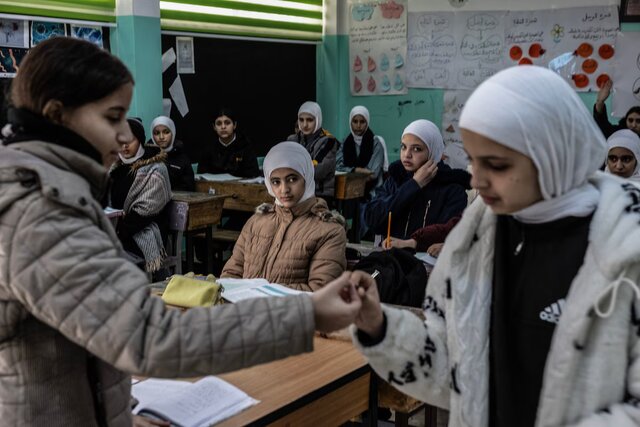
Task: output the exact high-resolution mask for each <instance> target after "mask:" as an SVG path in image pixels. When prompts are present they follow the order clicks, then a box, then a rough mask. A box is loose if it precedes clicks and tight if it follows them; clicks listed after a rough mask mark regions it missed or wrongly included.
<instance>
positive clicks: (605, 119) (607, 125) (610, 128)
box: [593, 104, 627, 138]
mask: <svg viewBox="0 0 640 427" xmlns="http://www.w3.org/2000/svg"><path fill="white" fill-rule="evenodd" d="M593 119H594V120H595V121H596V123H597V124H598V127H599V128H600V130H601V131H602V134H603V135H604V137H605V138H609V137H610V136H611V135H612V134H613V133H614V132H616V131H618V130H620V129H626V128H627V124H626V121H625V119H624V117H623V118H622V119H620V121H619V122H618V124H617V125H614V124H612V123H611V122H610V121H609V114H607V106H606V105H604V106H603V108H602V111H601V112H600V113H598V111H597V110H596V106H595V104H594V106H593Z"/></svg>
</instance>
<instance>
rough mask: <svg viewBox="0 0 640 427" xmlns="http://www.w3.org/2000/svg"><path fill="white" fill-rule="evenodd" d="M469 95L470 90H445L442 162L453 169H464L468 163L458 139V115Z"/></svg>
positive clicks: (459, 138) (460, 139)
mask: <svg viewBox="0 0 640 427" xmlns="http://www.w3.org/2000/svg"><path fill="white" fill-rule="evenodd" d="M470 95H471V91H470V90H462V89H459V90H445V91H444V108H443V110H442V138H443V140H444V155H445V157H446V158H445V160H444V162H445V163H446V164H448V165H449V166H450V167H452V168H454V169H466V168H467V165H468V163H469V161H468V158H467V155H466V153H465V152H464V150H463V148H462V138H461V137H460V128H459V127H458V122H459V121H460V113H461V112H462V109H463V108H464V104H465V103H466V102H467V99H468V98H469V96H470Z"/></svg>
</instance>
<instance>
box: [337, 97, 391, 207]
mask: <svg viewBox="0 0 640 427" xmlns="http://www.w3.org/2000/svg"><path fill="white" fill-rule="evenodd" d="M369 121H370V119H369V110H367V108H366V107H364V106H362V105H357V106H355V107H353V108H352V109H351V112H350V113H349V129H350V130H351V132H350V133H349V135H348V136H347V137H346V138H345V140H344V142H343V143H342V145H341V146H340V149H339V150H338V153H337V157H336V169H337V170H339V171H343V172H360V173H368V174H371V176H370V177H369V181H368V182H367V190H368V191H367V194H368V195H369V196H370V197H373V196H375V190H376V188H378V187H380V186H381V185H382V182H383V172H384V159H385V151H386V150H385V146H384V140H383V139H382V138H381V137H379V136H378V135H374V134H373V131H372V130H371V128H370V127H369Z"/></svg>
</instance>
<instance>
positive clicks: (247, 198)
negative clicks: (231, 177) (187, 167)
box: [196, 181, 273, 212]
mask: <svg viewBox="0 0 640 427" xmlns="http://www.w3.org/2000/svg"><path fill="white" fill-rule="evenodd" d="M210 189H211V190H213V191H214V192H215V193H213V194H216V195H227V196H229V197H228V198H227V199H226V200H225V201H224V208H225V209H232V210H237V211H244V212H253V211H255V209H256V207H257V206H258V205H260V204H262V203H273V197H271V196H270V195H269V192H268V191H267V187H265V186H264V184H258V183H252V184H248V183H243V182H238V181H196V191H198V192H200V193H210V191H209V190H210Z"/></svg>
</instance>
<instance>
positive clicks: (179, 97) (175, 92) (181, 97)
mask: <svg viewBox="0 0 640 427" xmlns="http://www.w3.org/2000/svg"><path fill="white" fill-rule="evenodd" d="M169 94H170V95H171V98H172V99H173V103H174V104H175V105H176V108H177V109H178V111H179V112H180V114H181V115H182V117H184V116H186V115H187V113H189V105H188V104H187V97H186V96H185V94H184V88H183V87H182V80H180V76H178V77H176V79H175V80H174V81H173V84H172V85H171V87H169Z"/></svg>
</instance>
